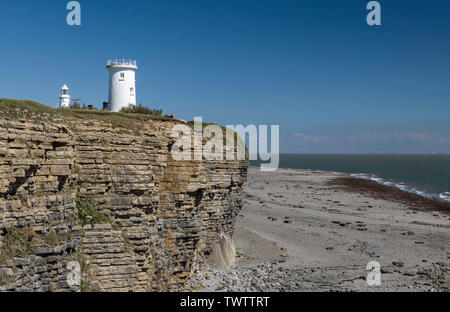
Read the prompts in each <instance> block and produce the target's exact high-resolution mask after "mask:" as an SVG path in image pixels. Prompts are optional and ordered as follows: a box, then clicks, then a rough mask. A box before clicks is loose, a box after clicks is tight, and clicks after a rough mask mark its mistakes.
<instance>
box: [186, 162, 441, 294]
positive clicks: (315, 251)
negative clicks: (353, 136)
mask: <svg viewBox="0 0 450 312" xmlns="http://www.w3.org/2000/svg"><path fill="white" fill-rule="evenodd" d="M415 196H416V195H412V194H409V193H405V192H403V191H400V190H397V189H394V188H391V187H387V186H381V185H378V184H376V183H375V182H371V181H365V180H359V179H358V180H357V179H354V178H351V177H349V176H347V175H343V174H338V173H330V172H319V171H305V170H295V169H279V170H278V171H277V172H260V171H259V170H258V168H250V170H249V175H248V182H247V184H246V186H245V189H244V207H243V209H242V211H241V213H240V215H239V216H238V219H237V223H236V229H235V234H234V237H233V240H234V242H235V245H236V249H237V258H236V262H235V263H234V265H233V267H232V268H230V269H228V270H220V269H213V268H211V269H209V270H206V271H203V272H200V273H199V275H198V276H197V277H196V278H195V283H193V284H192V285H196V286H197V287H199V289H202V290H206V291H448V290H450V276H449V273H450V215H449V211H450V210H447V208H448V207H447V206H445V205H446V204H440V203H439V202H436V201H430V200H425V199H423V200H422V199H421V198H417V197H415ZM369 261H377V262H379V263H380V265H381V272H382V273H381V286H368V285H367V282H366V276H367V271H366V266H367V264H368V262H369ZM199 285H200V286H199Z"/></svg>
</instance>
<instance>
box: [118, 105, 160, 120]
mask: <svg viewBox="0 0 450 312" xmlns="http://www.w3.org/2000/svg"><path fill="white" fill-rule="evenodd" d="M120 112H121V113H132V114H142V115H151V116H153V117H161V116H162V112H163V111H162V109H150V108H148V107H147V106H144V105H142V104H138V105H136V106H135V105H128V106H126V107H123V108H122V109H121V110H120Z"/></svg>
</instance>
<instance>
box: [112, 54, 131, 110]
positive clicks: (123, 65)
mask: <svg viewBox="0 0 450 312" xmlns="http://www.w3.org/2000/svg"><path fill="white" fill-rule="evenodd" d="M106 68H107V69H108V70H109V95H108V110H110V111H113V112H118V111H120V110H121V109H122V107H126V106H128V105H134V106H136V80H135V75H136V70H137V65H136V61H135V60H108V62H107V66H106Z"/></svg>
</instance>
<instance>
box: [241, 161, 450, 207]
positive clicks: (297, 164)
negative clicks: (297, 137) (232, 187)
mask: <svg viewBox="0 0 450 312" xmlns="http://www.w3.org/2000/svg"><path fill="white" fill-rule="evenodd" d="M259 163H260V161H259V160H255V161H250V165H252V166H259ZM279 167H280V168H291V169H309V170H321V171H331V172H342V173H347V174H350V175H352V176H354V177H356V178H360V179H368V180H373V181H375V182H378V183H380V184H384V185H388V186H393V187H396V188H399V189H401V190H404V191H407V192H410V193H414V194H418V195H421V196H424V197H427V198H433V199H437V200H440V201H444V202H450V155H447V154H445V155H399V154H392V155H391V154H389V155H387V154H386V155H379V154H370V155H361V154H280V164H279Z"/></svg>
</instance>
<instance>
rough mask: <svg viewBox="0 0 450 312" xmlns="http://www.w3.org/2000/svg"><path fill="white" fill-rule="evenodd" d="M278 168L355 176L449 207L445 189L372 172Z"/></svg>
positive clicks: (449, 201) (254, 167)
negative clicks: (420, 187)
mask: <svg viewBox="0 0 450 312" xmlns="http://www.w3.org/2000/svg"><path fill="white" fill-rule="evenodd" d="M249 168H253V169H257V168H259V166H249ZM280 169H286V170H301V171H308V172H324V173H331V174H342V175H346V176H348V177H352V178H355V179H360V180H366V181H372V182H374V183H376V184H379V185H384V186H387V187H392V188H394V189H397V190H400V191H403V192H406V193H409V194H414V195H417V196H420V197H423V198H426V199H430V200H434V201H437V202H440V203H445V204H449V206H448V207H449V209H450V195H447V196H449V199H448V200H446V199H443V198H442V197H440V196H442V194H447V193H449V194H450V192H447V191H444V192H441V193H439V194H438V193H430V192H427V191H422V190H418V189H416V186H413V185H410V184H404V183H397V182H392V181H390V180H385V179H384V178H378V177H377V176H376V175H374V174H365V173H346V172H340V171H328V170H314V169H301V168H284V167H283V168H278V169H277V170H280ZM378 180H381V181H383V182H380V181H378ZM400 185H401V186H404V188H401V187H399V186H400ZM405 188H406V189H405Z"/></svg>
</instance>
